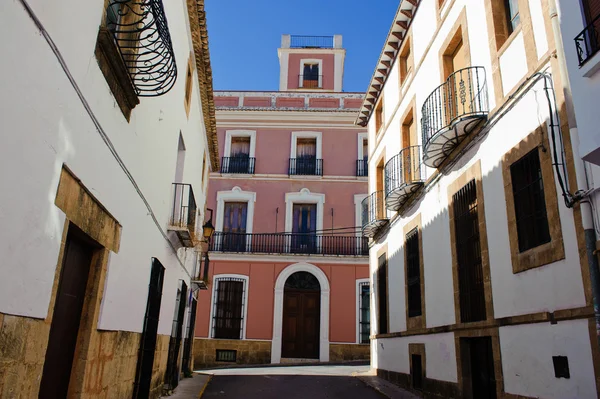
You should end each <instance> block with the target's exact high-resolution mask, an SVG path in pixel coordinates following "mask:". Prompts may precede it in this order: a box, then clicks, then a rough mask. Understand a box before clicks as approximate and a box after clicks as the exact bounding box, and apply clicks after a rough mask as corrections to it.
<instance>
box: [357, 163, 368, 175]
mask: <svg viewBox="0 0 600 399" xmlns="http://www.w3.org/2000/svg"><path fill="white" fill-rule="evenodd" d="M356 176H357V177H366V176H369V160H368V159H357V160H356Z"/></svg>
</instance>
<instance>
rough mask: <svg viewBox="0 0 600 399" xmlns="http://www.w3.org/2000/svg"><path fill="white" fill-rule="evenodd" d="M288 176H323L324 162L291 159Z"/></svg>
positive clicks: (320, 160) (315, 159) (310, 159)
mask: <svg viewBox="0 0 600 399" xmlns="http://www.w3.org/2000/svg"><path fill="white" fill-rule="evenodd" d="M288 174H289V175H290V176H292V175H296V176H298V175H300V176H323V160H322V159H317V158H290V166H289V169H288Z"/></svg>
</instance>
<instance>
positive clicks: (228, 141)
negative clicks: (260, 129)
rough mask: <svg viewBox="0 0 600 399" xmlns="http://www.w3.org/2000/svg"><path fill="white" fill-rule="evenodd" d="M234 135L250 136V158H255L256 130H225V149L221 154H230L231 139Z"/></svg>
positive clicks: (225, 155) (227, 155) (228, 155)
mask: <svg viewBox="0 0 600 399" xmlns="http://www.w3.org/2000/svg"><path fill="white" fill-rule="evenodd" d="M234 137H250V154H249V157H250V158H255V154H256V130H227V131H226V132H225V150H224V152H223V156H224V157H226V158H228V157H230V156H231V139H232V138H234Z"/></svg>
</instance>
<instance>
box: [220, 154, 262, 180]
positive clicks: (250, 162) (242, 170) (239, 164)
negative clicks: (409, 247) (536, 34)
mask: <svg viewBox="0 0 600 399" xmlns="http://www.w3.org/2000/svg"><path fill="white" fill-rule="evenodd" d="M255 162H256V158H251V157H246V156H237V157H222V158H221V173H232V174H234V173H236V174H237V173H239V174H249V175H252V174H254V164H255Z"/></svg>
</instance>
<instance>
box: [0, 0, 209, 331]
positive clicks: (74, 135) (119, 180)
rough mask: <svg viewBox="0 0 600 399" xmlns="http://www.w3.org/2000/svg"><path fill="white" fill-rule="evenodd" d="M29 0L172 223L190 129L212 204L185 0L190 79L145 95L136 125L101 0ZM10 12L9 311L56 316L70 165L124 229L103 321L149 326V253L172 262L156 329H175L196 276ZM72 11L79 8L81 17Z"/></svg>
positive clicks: (4, 168) (6, 119)
mask: <svg viewBox="0 0 600 399" xmlns="http://www.w3.org/2000/svg"><path fill="white" fill-rule="evenodd" d="M29 3H30V5H31V7H32V8H33V10H34V11H35V12H36V13H37V14H38V16H39V17H40V19H41V21H42V23H43V24H44V25H45V27H46V29H47V30H48V32H49V34H50V35H51V36H52V38H53V39H54V41H55V42H56V45H57V46H58V48H59V50H60V51H61V53H62V55H63V57H64V59H65V60H66V62H67V64H68V67H69V69H70V72H71V74H72V75H73V77H74V79H75V80H76V81H77V84H78V85H79V87H80V88H81V91H82V92H83V95H84V96H85V97H86V98H87V100H88V102H89V104H90V106H91V108H92V110H93V112H94V113H95V115H96V116H97V118H98V119H99V121H100V124H101V125H102V128H103V129H104V131H105V132H106V134H107V135H108V137H109V138H110V140H111V141H112V143H113V145H114V146H115V148H116V149H117V151H118V153H119V155H120V156H121V158H122V159H123V162H124V163H125V165H126V166H127V168H128V169H129V171H130V172H131V175H132V176H133V178H134V179H135V181H136V182H137V185H138V186H139V188H140V190H141V191H142V192H143V194H144V196H145V198H146V199H147V201H148V203H149V204H150V206H151V207H152V210H153V212H154V214H155V215H156V218H157V219H158V221H159V224H160V225H161V227H162V228H163V230H166V228H167V223H168V220H169V217H170V210H171V206H172V203H171V198H172V195H171V184H172V182H173V178H174V176H175V164H176V156H177V146H178V137H179V134H180V132H181V134H182V135H183V138H184V141H185V144H186V148H187V155H186V160H185V162H186V164H185V169H184V174H183V178H184V181H185V182H187V183H191V184H193V186H194V191H195V195H196V201H197V204H198V207H199V208H200V209H203V207H204V202H205V200H204V194H203V193H204V187H202V180H201V170H202V161H203V158H204V156H205V155H204V154H205V148H206V138H205V135H204V126H203V122H202V115H201V109H200V105H199V92H198V82H197V81H195V82H194V86H193V94H192V106H191V111H190V115H189V118H187V117H186V114H185V109H184V105H183V102H184V85H185V74H184V71H185V65H186V61H187V59H188V56H189V54H190V51H191V47H190V44H191V39H190V33H189V30H188V23H187V18H188V17H187V10H186V8H185V3H183V2H175V3H173V2H165V12H166V15H167V18H168V20H169V28H170V32H171V37H172V41H173V46H174V52H175V58H176V60H177V62H178V67H179V72H180V78H179V79H178V81H177V83H176V85H175V87H174V88H173V89H172V90H171V91H170V92H169V93H168V94H166V95H164V96H162V97H157V98H142V99H141V102H140V104H139V105H138V106H137V107H136V108H135V109H134V110H133V112H132V115H131V121H130V122H129V123H127V121H126V120H125V118H124V117H123V115H122V113H121V111H120V110H119V108H118V106H117V104H116V102H115V100H114V98H113V96H112V94H111V92H110V90H109V88H108V85H107V83H106V80H105V79H104V76H103V75H102V73H101V71H100V69H99V67H98V64H97V61H96V58H95V55H94V48H95V45H96V37H97V33H98V27H99V25H100V21H101V18H102V14H103V2H95V3H94V4H91V5H90V6H86V7H81V4H80V3H78V2H75V1H72V0H67V1H66V2H63V3H61V8H60V10H62V11H59V10H58V9H57V8H56V7H51V6H50V5H49V4H47V3H46V2H44V1H40V0H30V1H29ZM0 9H1V11H0V24H1V25H2V26H3V27H4V29H5V30H6V31H7V32H11V35H13V37H18V38H19V40H5V41H2V43H1V44H0V51H2V53H3V54H5V55H6V56H7V57H10V59H11V60H12V61H11V62H4V63H2V66H0V70H1V72H2V73H0V85H1V86H2V87H3V93H4V94H5V95H4V96H2V98H1V100H0V101H1V102H0V104H1V107H0V116H1V118H0V119H1V120H2V128H1V129H0V131H1V132H2V133H1V134H2V143H3V145H2V147H1V148H0V153H1V155H2V156H0V170H1V172H0V181H1V182H2V185H3V187H7V188H9V189H6V190H2V194H1V195H0V209H2V211H0V214H1V218H2V224H3V225H4V226H12V227H11V228H10V229H2V230H1V231H0V253H2V254H3V255H4V261H3V262H2V264H1V265H0V274H1V275H2V276H3V278H2V279H1V281H0V312H3V313H9V314H14V315H21V316H28V317H34V318H44V317H46V314H47V312H48V304H49V300H50V292H51V288H52V283H53V279H54V271H55V268H56V262H57V257H58V250H59V247H60V240H61V236H62V229H63V225H64V215H63V213H62V212H61V211H60V210H59V209H58V208H56V207H55V205H54V198H55V195H56V189H57V186H58V178H59V176H60V172H61V168H62V165H63V163H64V164H66V165H67V166H68V167H69V168H70V169H71V170H72V171H73V173H74V174H75V175H76V176H77V177H78V178H80V179H81V181H82V183H83V184H84V185H85V186H86V187H87V188H88V189H89V190H90V191H91V193H92V194H93V195H94V196H95V197H96V198H97V199H98V200H99V202H100V203H102V204H103V206H105V207H106V209H107V210H108V211H109V212H110V213H111V214H112V215H113V216H114V217H115V219H116V220H118V221H119V223H120V224H121V225H122V227H123V228H122V237H121V245H120V251H119V253H118V254H116V253H111V256H110V260H109V265H108V274H107V278H106V283H105V291H104V296H103V302H102V312H101V316H100V320H99V324H98V328H100V329H108V330H126V331H133V332H141V331H142V322H143V317H144V312H145V309H146V299H147V292H148V281H149V278H150V266H151V258H152V257H157V258H158V259H160V261H161V262H162V263H163V265H164V266H165V268H166V274H165V282H164V288H163V299H162V304H161V319H160V324H159V328H158V332H159V334H166V335H169V334H170V333H171V324H172V316H173V312H174V308H175V297H176V290H177V282H178V280H179V279H183V280H186V281H189V277H188V275H187V274H186V272H185V271H184V270H183V268H182V267H181V266H180V265H179V263H178V261H177V259H176V257H175V254H174V253H173V252H172V251H171V249H170V248H169V247H168V246H167V243H166V242H165V240H164V238H163V236H162V235H161V233H160V231H159V230H158V229H157V227H156V226H155V224H154V222H153V220H152V218H151V217H150V216H149V214H148V210H147V209H146V207H145V205H144V204H143V202H142V200H141V199H140V197H139V195H138V193H137V192H136V191H135V189H134V187H133V186H132V184H131V182H130V181H129V180H128V179H127V178H126V176H125V174H124V173H123V171H122V170H121V168H120V167H119V166H118V165H117V163H116V161H115V159H114V157H113V155H112V154H111V153H110V152H109V150H108V148H107V146H106V144H105V143H104V142H103V141H102V139H101V137H100V135H99V134H98V132H97V131H96V128H95V126H94V125H93V123H92V121H91V119H90V117H89V116H88V115H87V114H86V112H85V110H84V108H83V106H82V104H81V102H80V100H79V99H78V98H77V96H76V94H75V91H74V90H73V88H72V87H71V85H70V83H69V82H68V80H67V79H66V76H65V73H64V72H63V70H62V69H61V68H60V66H59V65H58V63H57V60H56V57H55V56H54V54H52V53H51V51H50V50H49V47H48V44H47V43H46V41H45V40H44V38H43V37H42V36H41V35H40V33H39V32H38V31H37V29H36V28H35V27H34V25H33V22H32V21H31V19H30V18H29V17H28V16H27V15H26V13H25V11H24V10H23V8H22V7H21V6H20V5H19V3H18V2H3V4H2V6H0ZM64 10H78V12H77V18H73V17H72V15H71V14H70V13H65V12H63V11H64ZM73 32H77V34H73ZM17 95H18V98H19V99H18V101H17V100H16V98H17ZM15 165H18V166H15ZM199 220H202V218H201V217H199ZM32 249H34V250H32ZM182 262H185V263H186V267H187V269H188V270H191V267H192V263H191V257H190V256H188V257H187V258H186V257H184V256H182ZM188 286H189V284H188Z"/></svg>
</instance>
